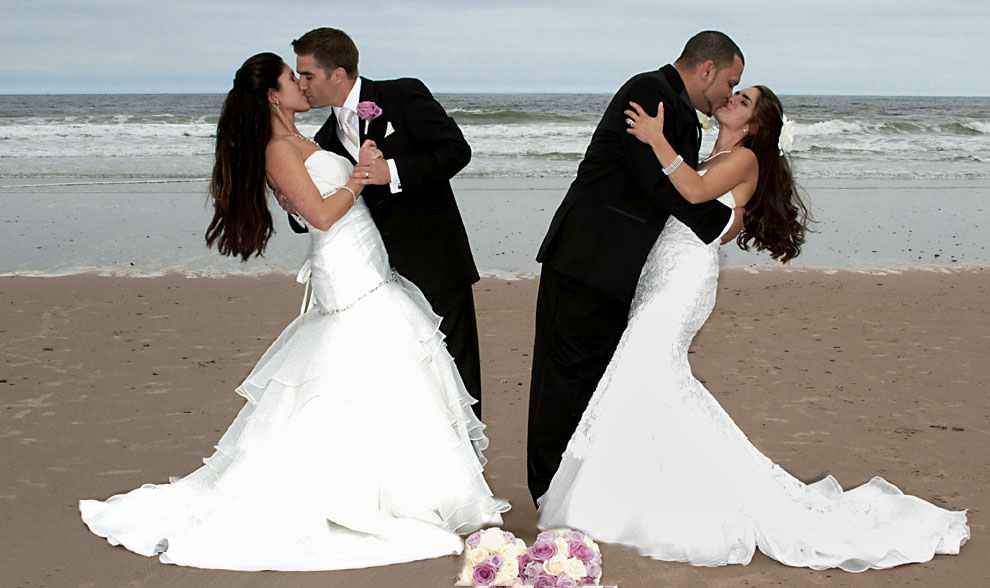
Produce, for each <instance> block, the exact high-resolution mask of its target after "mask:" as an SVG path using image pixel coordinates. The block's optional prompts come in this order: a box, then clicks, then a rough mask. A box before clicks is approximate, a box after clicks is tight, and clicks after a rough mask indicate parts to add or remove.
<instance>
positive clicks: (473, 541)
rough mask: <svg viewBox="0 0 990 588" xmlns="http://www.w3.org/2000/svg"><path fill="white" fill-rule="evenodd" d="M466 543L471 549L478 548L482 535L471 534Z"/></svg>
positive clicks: (477, 533)
mask: <svg viewBox="0 0 990 588" xmlns="http://www.w3.org/2000/svg"><path fill="white" fill-rule="evenodd" d="M465 543H467V544H468V545H469V546H471V547H477V546H478V544H479V543H481V533H479V532H477V531H475V532H474V533H471V534H470V535H468V538H467V540H465Z"/></svg>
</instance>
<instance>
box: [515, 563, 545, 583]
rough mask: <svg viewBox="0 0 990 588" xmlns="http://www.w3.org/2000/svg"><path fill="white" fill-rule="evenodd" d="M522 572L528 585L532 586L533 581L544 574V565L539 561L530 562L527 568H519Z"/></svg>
mask: <svg viewBox="0 0 990 588" xmlns="http://www.w3.org/2000/svg"><path fill="white" fill-rule="evenodd" d="M519 569H520V570H522V572H523V573H522V574H521V575H522V576H523V579H524V580H526V581H527V584H532V583H533V582H532V580H533V579H534V578H536V577H537V576H539V575H540V574H542V573H543V564H542V563H541V562H538V561H530V562H527V563H526V567H525V568H519Z"/></svg>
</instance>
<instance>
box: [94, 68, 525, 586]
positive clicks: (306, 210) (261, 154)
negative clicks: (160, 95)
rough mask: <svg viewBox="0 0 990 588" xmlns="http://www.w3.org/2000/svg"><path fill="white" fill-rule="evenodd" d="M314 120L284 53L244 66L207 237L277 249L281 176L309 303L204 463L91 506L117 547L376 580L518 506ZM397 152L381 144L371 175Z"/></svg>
mask: <svg viewBox="0 0 990 588" xmlns="http://www.w3.org/2000/svg"><path fill="white" fill-rule="evenodd" d="M308 109H309V104H308V102H307V101H306V98H305V97H304V96H303V95H302V93H301V92H300V91H299V88H298V85H297V81H296V79H295V77H294V75H293V73H292V70H291V69H290V68H289V66H288V65H286V64H285V63H283V62H282V60H281V58H279V57H278V56H277V55H274V54H271V53H263V54H260V55H256V56H254V57H252V58H250V59H248V60H247V61H246V62H245V63H244V65H243V66H242V67H241V68H240V70H238V72H237V76H236V78H235V80H234V88H233V90H231V92H230V94H228V97H227V100H226V102H225V104H224V108H223V112H222V114H221V118H220V122H219V123H218V131H217V164H216V167H215V169H214V176H213V181H212V182H211V186H210V192H211V195H212V196H213V197H214V199H215V208H216V216H215V217H214V221H213V223H212V224H211V226H210V229H209V231H208V232H207V242H208V243H209V244H213V243H216V244H217V247H218V249H219V250H220V252H221V253H223V254H229V255H240V256H241V257H243V258H244V259H245V260H246V259H247V258H248V257H250V256H251V255H252V254H260V253H261V252H262V251H263V250H264V246H265V244H266V242H267V239H268V236H269V235H270V234H271V216H270V214H269V213H268V208H267V202H266V200H265V198H266V196H265V182H266V178H267V181H268V182H269V183H270V184H271V185H273V186H274V187H277V188H278V189H279V191H280V192H281V193H283V194H285V195H286V196H287V197H288V198H289V200H290V202H291V204H292V205H293V206H294V207H295V209H296V210H297V211H299V213H300V214H301V215H302V216H303V218H304V219H306V221H307V223H308V224H309V228H310V235H311V240H312V243H311V250H310V255H309V259H308V260H307V261H306V263H305V265H304V267H303V270H302V271H301V272H300V280H301V281H309V283H310V284H311V287H312V298H311V300H310V301H309V302H308V304H306V306H308V307H310V308H309V310H308V311H307V312H304V313H303V314H302V315H301V316H300V317H298V318H297V319H296V320H294V321H293V322H292V323H291V324H290V325H289V326H288V327H287V328H286V329H285V330H284V331H283V332H282V334H281V335H280V336H279V337H278V339H277V340H276V341H275V342H274V343H273V344H272V346H271V347H270V348H269V349H268V350H267V351H266V352H265V353H264V355H263V356H262V358H261V360H260V361H259V362H258V364H257V365H256V366H255V368H254V369H253V370H252V372H251V374H250V375H249V376H248V377H247V379H245V380H244V382H243V383H242V384H241V385H240V386H239V387H238V388H237V393H238V394H240V395H241V396H243V397H244V398H245V399H246V400H247V403H246V404H245V405H244V407H243V409H241V411H240V413H239V414H238V415H237V417H236V418H235V419H234V421H233V423H232V424H231V425H230V428H228V429H227V431H226V432H225V433H224V434H223V436H222V437H221V439H220V441H219V442H218V443H217V446H216V452H215V453H214V454H213V455H212V456H211V457H208V458H206V459H205V460H204V462H205V465H204V466H203V467H201V468H199V469H197V470H196V471H194V472H192V473H191V474H189V475H188V476H186V477H184V478H182V479H173V480H172V481H171V483H169V484H158V485H153V484H146V485H144V486H142V487H140V488H138V489H136V490H133V491H131V492H129V493H127V494H123V495H117V496H113V497H111V498H110V499H108V500H106V501H97V500H83V501H81V502H80V511H81V512H82V518H83V521H85V523H86V524H87V525H88V526H89V528H90V530H92V531H93V532H94V533H96V534H97V535H100V536H102V537H106V538H107V540H108V541H109V542H110V543H111V544H114V545H117V544H120V545H123V546H124V547H126V548H127V549H129V550H131V551H134V552H136V553H139V554H142V555H146V556H151V555H154V554H156V553H160V554H161V555H160V559H161V561H163V562H166V563H175V564H179V565H185V566H194V567H201V568H221V569H234V570H329V569H340V568H355V567H367V566H375V565H384V564H391V563H397V562H404V561H411V560H417V559H424V558H430V557H437V556H443V555H448V554H455V553H460V552H461V549H462V541H461V539H460V537H459V536H458V534H463V533H468V532H471V531H474V530H476V529H479V528H481V527H483V526H488V525H497V524H501V522H502V518H501V514H500V513H502V512H505V511H506V510H508V509H509V505H508V503H506V502H505V501H503V500H498V499H495V498H493V497H492V494H491V491H490V490H489V488H488V485H487V484H486V482H485V480H484V477H483V475H482V468H483V465H484V463H485V460H484V457H483V456H482V453H481V451H482V450H483V449H484V448H485V447H486V446H487V439H486V437H485V436H484V434H483V432H482V430H483V429H484V425H483V424H482V423H481V422H480V421H479V420H478V419H477V418H476V417H475V415H474V413H473V412H472V410H471V408H470V406H471V404H473V402H474V400H473V399H472V398H471V397H470V396H469V395H468V393H467V391H466V390H465V388H464V385H463V383H462V382H461V379H460V376H459V375H458V372H457V369H456V367H455V366H454V363H453V360H452V359H451V357H450V355H448V354H447V352H446V348H445V346H444V344H443V335H442V334H441V333H440V332H439V328H438V326H439V320H440V319H439V317H437V316H436V315H435V314H434V313H433V312H432V310H431V309H430V305H429V304H428V303H427V301H426V299H425V298H424V297H423V295H422V293H421V292H420V291H419V290H418V289H417V288H416V287H415V286H414V285H412V284H411V283H409V282H407V281H405V280H404V279H403V278H402V277H401V276H399V275H397V274H395V273H394V272H393V271H392V270H391V269H390V268H389V265H388V259H387V254H386V252H385V249H384V246H383V244H382V240H381V237H380V235H379V233H378V230H377V228H376V227H375V224H374V222H373V221H372V219H371V216H370V214H369V212H368V209H367V207H366V206H365V204H364V201H363V200H361V199H359V197H358V196H359V195H360V190H361V186H360V185H357V184H356V183H355V182H353V181H350V177H349V176H350V171H351V167H352V166H351V164H350V163H349V162H347V161H346V160H344V159H343V158H341V157H339V156H337V155H335V154H332V153H329V152H326V151H322V150H320V149H319V148H318V147H317V146H316V145H315V144H312V143H311V142H308V141H307V140H306V139H304V138H302V137H301V136H300V135H299V133H298V131H297V130H296V128H295V124H294V122H293V116H294V113H295V112H301V111H305V110H308ZM252 116H253V117H254V124H252V121H251V117H252ZM266 126H267V127H268V128H267V129H264V127H266ZM262 129H264V130H262ZM380 155H381V152H380V151H378V150H377V149H376V148H375V146H374V144H373V143H371V142H366V144H365V145H364V146H363V147H362V148H361V152H360V162H362V163H363V162H367V161H368V160H370V159H372V158H375V157H378V156H380ZM252 218H254V219H264V220H262V221H260V222H259V221H257V220H255V221H253V222H251V219H252Z"/></svg>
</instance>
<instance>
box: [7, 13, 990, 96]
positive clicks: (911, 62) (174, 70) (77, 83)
mask: <svg viewBox="0 0 990 588" xmlns="http://www.w3.org/2000/svg"><path fill="white" fill-rule="evenodd" d="M0 7H2V12H3V18H2V20H0V94H24V93H70V94H71V93H130V92H137V93H159V92H161V93H172V92H226V91H227V90H229V89H230V84H231V81H232V79H233V75H234V72H235V71H236V70H237V68H238V67H239V66H240V64H241V63H242V62H243V61H244V60H245V59H247V58H248V57H250V56H251V55H253V54H255V53H260V52H262V51H273V52H275V53H278V54H280V55H283V56H284V57H285V58H286V60H287V62H288V63H289V64H290V65H292V64H294V61H295V56H294V54H293V53H292V48H291V45H290V42H291V40H292V39H295V38H298V37H299V36H300V35H302V33H304V32H306V31H307V30H309V29H312V28H316V27H320V26H332V27H336V28H340V29H342V30H344V31H346V32H347V33H348V34H349V35H351V37H352V38H353V39H354V41H355V43H356V44H357V46H358V49H359V51H360V54H361V57H360V70H361V74H362V75H365V76H367V77H369V78H372V79H387V78H393V77H400V76H411V77H418V78H420V79H422V80H423V81H425V82H426V83H427V85H428V86H429V87H430V88H431V89H432V90H433V91H434V92H600V93H611V92H613V91H614V90H615V89H616V88H618V87H619V86H620V85H621V84H622V82H623V81H625V80H626V79H627V78H629V77H630V76H631V75H633V74H636V73H639V72H641V71H647V70H652V69H656V68H657V67H660V66H661V65H663V64H665V63H668V62H671V61H673V60H674V59H676V57H677V55H678V54H679V53H680V51H681V49H682V47H683V45H684V42H685V41H686V40H687V39H688V38H689V37H690V36H691V35H693V34H694V33H696V32H698V31H701V30H705V29H715V30H721V31H723V32H725V33H727V34H728V35H729V36H730V37H732V38H733V40H735V41H736V43H737V44H738V45H739V46H740V47H741V48H742V51H743V53H744V55H745V57H746V69H745V72H744V75H743V81H742V84H743V85H753V84H765V85H768V86H770V87H772V88H773V89H774V90H775V91H776V92H777V93H780V94H833V95H859V94H862V95H934V96H988V95H990V41H988V34H987V30H988V29H990V2H988V1H987V0H939V1H937V2H936V1H933V0H828V1H825V2H823V1H821V0H789V1H786V2H763V1H758V0H750V1H742V0H734V1H732V2H723V1H714V2H708V3H696V2H686V1H682V0H662V1H661V0H650V1H646V0H617V1H611V2H610V1H609V0H568V1H564V2H540V1H539V0H529V1H526V0H494V1H492V0H489V1H472V0H460V1H458V0H427V1H416V0H401V1H400V0H363V1H362V2H351V3H343V2H334V1H332V0H305V1H297V0H290V1H282V0H228V1H214V0H156V1H148V0H86V1H81V0H0Z"/></svg>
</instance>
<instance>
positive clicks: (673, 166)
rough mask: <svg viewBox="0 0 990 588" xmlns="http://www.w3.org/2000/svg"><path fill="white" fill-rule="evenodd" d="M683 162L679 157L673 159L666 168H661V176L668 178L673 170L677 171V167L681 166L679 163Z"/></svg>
mask: <svg viewBox="0 0 990 588" xmlns="http://www.w3.org/2000/svg"><path fill="white" fill-rule="evenodd" d="M683 161H684V158H683V157H681V156H680V155H678V156H677V157H675V158H674V161H671V162H670V165H668V166H667V167H665V168H663V175H665V176H669V175H670V174H672V173H674V170H675V169H677V166H679V165H680V164H681V162H683Z"/></svg>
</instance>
